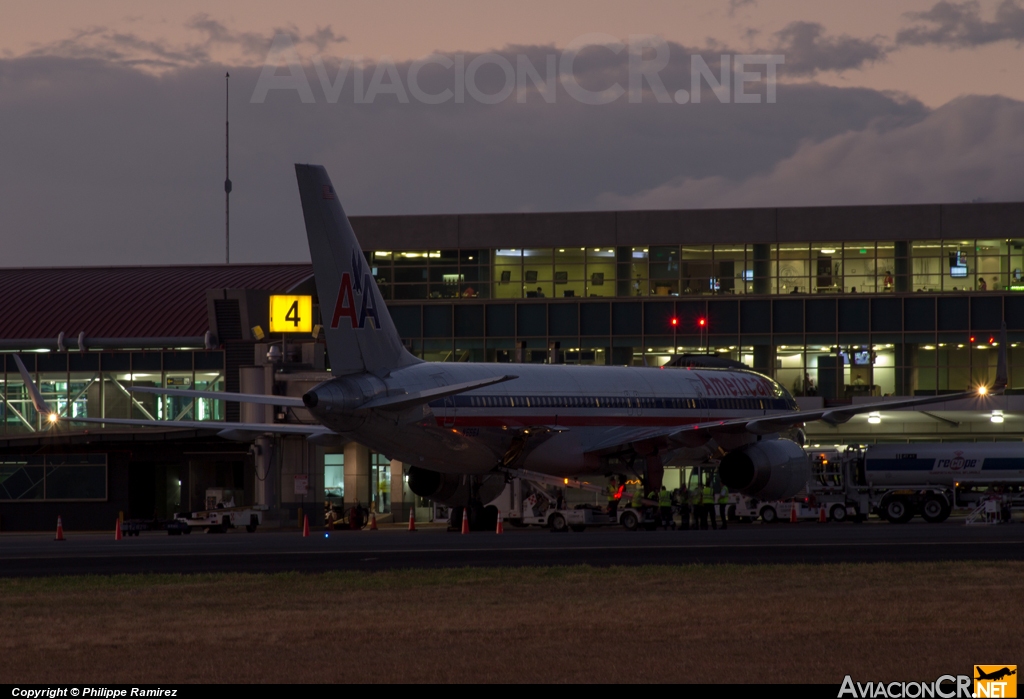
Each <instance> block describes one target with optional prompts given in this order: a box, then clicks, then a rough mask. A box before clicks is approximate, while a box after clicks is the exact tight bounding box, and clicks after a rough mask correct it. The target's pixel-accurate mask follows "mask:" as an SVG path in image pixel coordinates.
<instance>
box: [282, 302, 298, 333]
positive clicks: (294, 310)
mask: <svg viewBox="0 0 1024 699" xmlns="http://www.w3.org/2000/svg"><path fill="white" fill-rule="evenodd" d="M284 319H285V320H287V321H290V322H291V324H292V325H294V326H295V327H296V328H297V327H299V323H300V322H301V321H302V319H301V318H300V317H299V300H298V299H296V300H295V301H292V305H291V306H290V307H289V308H288V312H287V313H286V314H285V316H284Z"/></svg>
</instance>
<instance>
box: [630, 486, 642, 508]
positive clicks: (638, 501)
mask: <svg viewBox="0 0 1024 699" xmlns="http://www.w3.org/2000/svg"><path fill="white" fill-rule="evenodd" d="M643 499H644V491H643V490H641V489H640V486H637V487H636V490H634V491H633V499H632V500H631V501H630V503H629V504H630V506H631V507H632V508H633V509H634V510H639V509H641V508H642V507H643V504H644V503H643Z"/></svg>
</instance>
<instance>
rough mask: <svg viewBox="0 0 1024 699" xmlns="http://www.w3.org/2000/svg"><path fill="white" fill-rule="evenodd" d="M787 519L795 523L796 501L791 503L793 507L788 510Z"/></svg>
mask: <svg viewBox="0 0 1024 699" xmlns="http://www.w3.org/2000/svg"><path fill="white" fill-rule="evenodd" d="M789 521H790V523H791V524H796V521H797V519H796V503H795V502H794V503H793V509H792V510H790V511H789Z"/></svg>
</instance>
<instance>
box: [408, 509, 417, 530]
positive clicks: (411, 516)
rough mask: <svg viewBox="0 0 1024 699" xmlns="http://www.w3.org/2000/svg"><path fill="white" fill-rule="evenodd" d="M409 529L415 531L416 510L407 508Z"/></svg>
mask: <svg viewBox="0 0 1024 699" xmlns="http://www.w3.org/2000/svg"><path fill="white" fill-rule="evenodd" d="M409 531H411V532H414V531H416V510H415V509H413V508H409Z"/></svg>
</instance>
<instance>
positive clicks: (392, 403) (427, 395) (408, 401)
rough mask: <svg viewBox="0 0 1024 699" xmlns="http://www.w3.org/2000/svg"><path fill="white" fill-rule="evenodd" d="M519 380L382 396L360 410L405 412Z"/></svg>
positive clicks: (508, 377) (492, 380)
mask: <svg viewBox="0 0 1024 699" xmlns="http://www.w3.org/2000/svg"><path fill="white" fill-rule="evenodd" d="M518 378H519V377H518V376H511V375H505V376H497V377H494V378H490V379H479V380H477V381H466V382H464V383H456V384H452V385H451V386H439V387H438V388H429V389H427V390H425V391H416V392H415V393H400V394H398V395H394V396H382V397H380V398H375V399H373V400H371V401H370V402H369V403H365V404H363V405H360V406H359V410H376V409H378V408H379V409H382V410H404V409H406V408H411V407H413V406H415V405H422V404H423V403H429V402H430V401H432V400H437V399H438V398H444V397H445V396H454V395H455V394H457V393H465V392H466V391H472V390H474V389H477V388H483V387H484V386H493V385H494V384H496V383H502V382H504V381H511V380H512V379H518Z"/></svg>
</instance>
